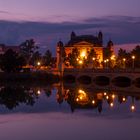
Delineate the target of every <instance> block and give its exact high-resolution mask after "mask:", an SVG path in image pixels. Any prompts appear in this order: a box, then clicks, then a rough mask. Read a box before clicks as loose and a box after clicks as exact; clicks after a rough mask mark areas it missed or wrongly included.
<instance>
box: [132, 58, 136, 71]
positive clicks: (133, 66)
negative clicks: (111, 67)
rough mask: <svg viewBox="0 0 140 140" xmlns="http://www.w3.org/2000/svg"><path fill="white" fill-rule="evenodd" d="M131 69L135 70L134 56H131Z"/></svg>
mask: <svg viewBox="0 0 140 140" xmlns="http://www.w3.org/2000/svg"><path fill="white" fill-rule="evenodd" d="M132 60H133V61H132V68H133V69H134V68H135V55H133V56H132Z"/></svg>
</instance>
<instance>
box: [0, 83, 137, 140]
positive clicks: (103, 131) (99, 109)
mask: <svg viewBox="0 0 140 140" xmlns="http://www.w3.org/2000/svg"><path fill="white" fill-rule="evenodd" d="M139 130H140V92H135V91H134V90H132V91H130V90H129V89H128V92H127V89H126V91H125V92H122V91H120V90H118V91H117V89H115V90H114V91H113V90H110V89H106V90H105V89H102V88H101V89H99V88H98V89H96V87H85V86H82V85H76V86H74V85H73V86H71V85H65V84H63V83H61V84H57V85H50V86H48V85H47V86H28V85H12V86H9V85H2V86H1V87H0V139H1V140H59V139H60V140H72V139H73V140H93V139H95V140H125V139H126V140H139V139H140V132H139Z"/></svg>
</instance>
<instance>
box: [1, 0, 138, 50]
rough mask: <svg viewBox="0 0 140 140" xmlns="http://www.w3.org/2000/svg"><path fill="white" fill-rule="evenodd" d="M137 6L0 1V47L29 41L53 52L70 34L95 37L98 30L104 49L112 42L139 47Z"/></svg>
mask: <svg viewBox="0 0 140 140" xmlns="http://www.w3.org/2000/svg"><path fill="white" fill-rule="evenodd" d="M139 5H140V0H0V43H1V44H8V45H19V44H20V43H21V42H23V41H24V40H26V39H29V38H33V39H35V41H36V42H37V43H38V44H40V46H42V48H45V49H46V46H47V48H49V49H51V50H52V51H53V52H55V46H56V44H57V42H58V41H59V40H60V39H61V40H62V41H63V42H64V43H66V42H67V41H68V40H69V37H70V33H71V32H72V31H75V32H76V34H77V35H80V34H91V35H97V33H98V32H99V31H100V30H101V31H102V32H103V35H104V45H106V44H107V41H108V40H109V39H112V41H113V42H114V44H115V45H118V44H119V45H120V44H121V45H123V44H127V45H123V46H127V49H129V50H130V49H131V46H132V47H134V46H135V45H138V44H139V43H140V39H139V36H140V12H139V9H140V8H139ZM11 21H12V22H11ZM13 21H14V22H13ZM19 21H20V22H19ZM21 21H22V22H21ZM23 21H24V22H23ZM32 21H33V22H32ZM130 44H132V45H130ZM115 48H117V47H116V46H115Z"/></svg>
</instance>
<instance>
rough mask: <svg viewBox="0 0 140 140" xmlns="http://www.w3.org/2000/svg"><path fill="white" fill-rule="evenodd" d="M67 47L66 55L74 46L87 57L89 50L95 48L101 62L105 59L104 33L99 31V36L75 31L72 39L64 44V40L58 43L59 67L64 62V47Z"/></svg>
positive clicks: (97, 57)
mask: <svg viewBox="0 0 140 140" xmlns="http://www.w3.org/2000/svg"><path fill="white" fill-rule="evenodd" d="M63 48H64V49H65V53H66V56H68V54H70V53H71V52H72V50H73V48H77V49H78V51H79V52H80V55H81V56H84V57H85V58H86V56H87V54H88V52H89V51H90V50H91V49H94V51H95V53H96V59H97V60H98V62H99V63H101V62H102V61H103V34H102V32H99V33H98V35H97V36H93V35H76V33H75V32H72V33H71V36H70V40H69V41H68V42H67V43H66V45H63V42H61V41H59V42H58V44H57V66H58V67H59V64H60V62H62V60H61V59H62V58H61V55H62V53H63V50H62V49H63ZM64 67H65V66H64Z"/></svg>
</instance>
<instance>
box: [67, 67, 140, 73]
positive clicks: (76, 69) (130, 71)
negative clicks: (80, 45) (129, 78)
mask: <svg viewBox="0 0 140 140" xmlns="http://www.w3.org/2000/svg"><path fill="white" fill-rule="evenodd" d="M64 72H86V73H88V72H95V73H140V69H89V68H65V69H64Z"/></svg>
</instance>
